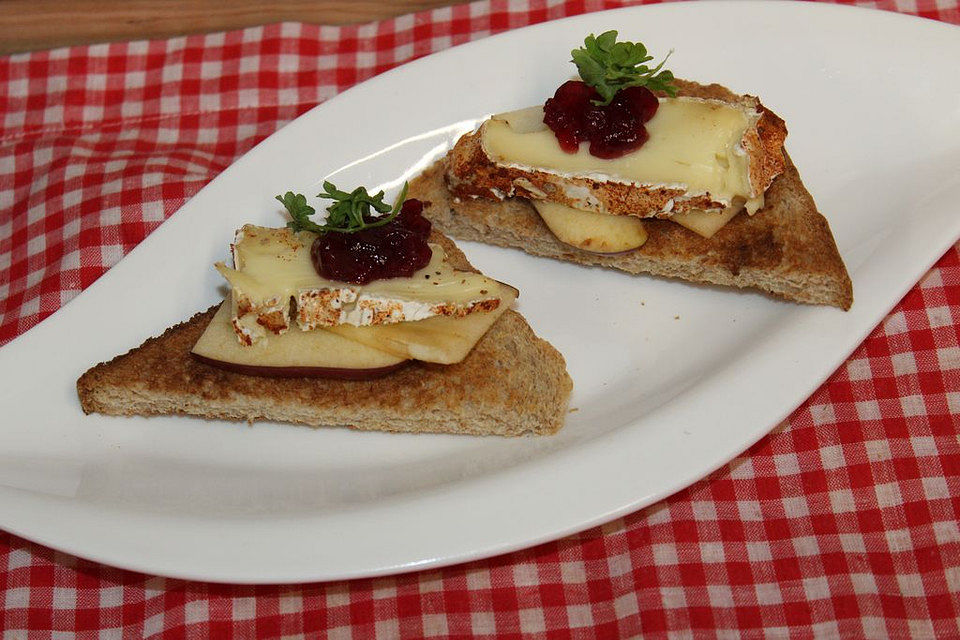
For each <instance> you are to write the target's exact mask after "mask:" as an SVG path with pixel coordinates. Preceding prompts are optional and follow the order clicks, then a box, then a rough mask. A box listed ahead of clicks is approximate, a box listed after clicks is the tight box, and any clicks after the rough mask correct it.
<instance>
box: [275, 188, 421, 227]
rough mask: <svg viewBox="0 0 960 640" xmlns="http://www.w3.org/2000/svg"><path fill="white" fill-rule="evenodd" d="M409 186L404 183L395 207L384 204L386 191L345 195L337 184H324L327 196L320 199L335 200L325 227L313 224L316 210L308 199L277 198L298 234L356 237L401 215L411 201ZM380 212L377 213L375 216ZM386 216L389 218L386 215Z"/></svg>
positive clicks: (294, 195)
mask: <svg viewBox="0 0 960 640" xmlns="http://www.w3.org/2000/svg"><path fill="white" fill-rule="evenodd" d="M407 187H408V185H407V183H406V182H404V183H403V188H402V189H401V190H400V195H399V196H398V198H397V200H396V201H395V202H394V204H393V205H392V206H391V205H389V204H387V203H386V202H384V201H383V191H380V192H379V193H376V194H374V195H372V196H371V195H370V194H369V193H368V192H367V189H366V188H365V187H357V188H356V189H354V190H353V191H351V192H350V193H347V192H346V191H341V190H340V189H338V188H337V186H336V185H335V184H333V183H332V182H329V181H324V183H323V192H322V193H319V194H317V197H319V198H324V199H327V200H332V201H333V203H332V204H330V206H328V207H327V219H326V221H325V222H324V223H323V224H317V223H316V222H314V221H312V220H310V216H312V215H313V214H315V213H316V210H315V209H314V208H313V207H311V206H309V205H308V204H307V198H306V197H305V196H304V195H302V194H299V193H293V192H292V191H288V192H286V193H285V194H284V195H283V196H277V200H279V201H280V202H281V203H282V204H283V206H284V208H285V209H286V210H287V212H288V213H289V214H290V218H291V220H290V222H288V223H287V226H288V227H290V228H291V229H293V230H294V231H312V232H313V233H320V234H322V233H329V232H338V233H354V232H356V231H360V230H362V229H371V228H373V227H382V226H383V225H385V224H387V223H389V222H390V221H392V220H393V219H394V218H395V217H397V215H398V214H399V213H400V209H401V207H403V202H404V200H406V197H407ZM374 212H376V213H374ZM384 214H386V215H384Z"/></svg>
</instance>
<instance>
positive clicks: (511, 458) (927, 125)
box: [0, 2, 960, 582]
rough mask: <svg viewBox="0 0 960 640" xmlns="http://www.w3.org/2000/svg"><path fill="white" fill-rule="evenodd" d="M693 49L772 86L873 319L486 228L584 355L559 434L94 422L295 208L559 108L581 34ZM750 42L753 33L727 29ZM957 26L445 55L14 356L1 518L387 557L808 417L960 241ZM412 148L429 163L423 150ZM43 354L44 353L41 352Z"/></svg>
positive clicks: (720, 451) (202, 562) (262, 173)
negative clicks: (248, 244) (258, 229)
mask: <svg viewBox="0 0 960 640" xmlns="http://www.w3.org/2000/svg"><path fill="white" fill-rule="evenodd" d="M609 28H618V29H619V30H620V31H621V34H622V35H623V36H624V37H629V38H631V39H642V40H643V41H644V42H645V43H646V44H647V46H648V47H649V48H650V50H651V51H653V52H661V53H663V52H665V51H667V50H668V49H670V48H673V49H674V50H675V53H674V54H673V57H672V58H671V60H670V66H671V68H672V69H673V70H674V72H675V73H676V74H677V75H678V76H681V77H689V78H695V79H700V80H706V81H716V82H720V83H723V84H725V85H727V86H729V87H731V88H732V89H734V90H736V91H739V92H749V93H754V94H758V95H760V96H761V97H762V99H763V101H764V103H765V104H767V105H768V106H770V107H771V108H772V109H774V110H775V111H776V112H778V113H779V114H780V115H781V116H783V117H784V118H785V119H786V121H787V123H788V125H789V127H790V137H789V138H788V148H789V150H790V153H791V155H792V157H793V159H794V161H795V162H796V164H797V166H798V167H799V168H800V171H801V173H802V174H803V176H804V178H805V181H806V184H807V186H808V187H809V189H810V190H811V192H812V193H813V194H814V197H815V198H816V200H817V202H818V204H819V206H820V208H821V210H822V211H824V212H825V214H826V215H827V217H828V219H829V220H830V223H831V225H832V227H833V230H834V233H835V235H836V239H837V242H838V245H839V247H840V251H841V253H842V254H843V257H844V259H845V260H846V262H847V265H848V267H849V269H850V273H851V275H852V278H853V282H854V289H855V296H856V302H855V304H854V306H853V309H852V310H851V311H850V312H847V313H844V312H842V311H839V310H836V309H832V308H820V307H806V306H797V305H793V304H787V303H781V302H776V301H773V300H771V299H768V298H766V297H764V296H762V295H758V294H752V293H738V292H734V291H727V290H720V289H715V288H711V287H698V286H690V285H686V284H682V283H676V282H668V281H665V280H656V279H652V278H646V277H630V276H626V275H621V274H618V273H614V272H611V271H603V270H597V269H587V268H582V267H577V266H574V265H570V264H561V263H557V262H553V261H549V260H542V259H536V258H532V257H528V256H526V255H524V254H522V253H520V252H517V251H510V250H505V249H498V248H493V247H486V246H481V245H476V244H464V249H465V250H466V252H467V254H468V255H469V257H470V258H471V260H473V261H474V263H475V264H476V265H477V266H478V267H480V268H481V269H483V270H484V271H485V272H486V273H488V274H489V275H491V276H493V277H495V278H498V279H500V280H504V281H507V282H511V283H513V284H515V285H517V286H519V287H520V289H521V291H522V292H523V295H522V297H521V300H520V304H519V310H520V311H521V312H522V313H523V314H524V315H526V317H527V318H528V319H529V321H530V323H531V324H532V326H533V327H534V328H535V330H536V331H537V332H538V333H539V334H540V335H541V336H543V337H544V338H546V339H548V340H550V341H551V342H552V343H553V344H554V345H555V346H556V347H557V348H558V349H559V350H560V351H561V352H562V353H563V354H564V355H565V356H566V358H567V363H568V366H569V370H570V373H571V375H572V376H573V379H574V382H575V391H574V395H573V400H572V404H571V406H572V407H575V408H576V409H577V411H576V412H574V413H571V414H570V415H569V417H568V420H567V425H566V427H565V428H564V429H563V431H562V432H561V433H560V434H558V435H556V436H554V437H549V438H525V439H511V440H502V439H489V438H488V439H484V438H469V437H454V436H405V435H385V434H377V433H354V432H351V431H348V430H344V429H333V430H320V431H314V430H310V429H304V428H297V427H293V426H287V425H278V424H258V425H256V426H254V427H252V428H251V427H248V426H246V425H244V424H231V423H226V422H206V421H202V420H194V419H189V418H176V417H169V418H152V419H139V418H135V419H122V418H108V417H104V416H97V415H94V416H84V415H82V413H81V412H80V407H79V404H78V402H77V398H76V392H75V386H74V383H75V380H76V379H77V377H78V376H79V375H80V374H81V373H82V372H83V371H84V370H85V369H87V368H88V367H89V366H90V365H92V364H94V363H96V362H100V361H102V360H106V359H109V358H111V357H112V356H114V355H115V354H117V353H121V352H123V351H125V350H127V349H129V348H130V347H132V346H135V345H137V344H139V343H140V342H141V341H142V340H143V339H144V338H145V337H147V336H151V335H155V334H157V333H159V332H161V331H162V330H163V329H164V328H165V327H167V326H169V325H170V324H173V323H175V322H178V321H180V320H181V319H183V318H185V317H188V316H189V315H191V314H192V313H194V312H195V311H197V310H199V309H204V308H206V307H207V306H209V305H210V304H212V303H213V302H214V301H215V300H216V299H217V296H218V295H219V287H220V284H221V283H220V280H219V276H217V274H216V273H215V272H214V270H213V268H212V266H211V265H212V263H213V262H214V261H215V260H218V259H223V258H224V257H226V255H227V244H228V242H229V240H230V238H231V237H232V233H233V230H234V229H235V228H236V227H237V226H238V225H240V224H242V223H243V222H258V223H274V224H280V223H282V216H281V213H280V211H279V210H278V207H277V203H276V202H275V201H273V199H272V197H273V195H274V194H276V193H280V192H282V191H285V190H287V189H295V190H301V191H304V192H308V193H309V192H313V193H316V192H317V191H319V189H318V185H319V183H320V181H321V179H322V178H323V177H324V176H328V175H332V176H333V177H334V178H335V179H336V180H337V181H338V182H339V183H340V184H341V185H343V186H346V185H352V184H356V183H364V184H367V185H371V186H373V185H378V184H379V185H384V186H387V187H388V188H389V187H393V186H395V185H396V184H397V183H398V182H399V180H400V179H401V178H402V177H404V176H406V175H409V174H410V172H411V171H412V170H411V167H412V166H413V167H416V166H422V164H423V162H425V161H426V160H428V159H429V158H432V157H434V156H436V155H437V154H438V153H440V152H442V151H443V150H444V149H445V148H446V147H447V146H448V145H449V144H450V143H451V141H452V140H453V139H454V138H455V136H456V134H457V133H459V132H460V131H463V130H465V129H467V128H469V127H471V126H472V125H473V123H474V122H475V120H476V119H477V118H479V117H481V116H483V115H484V114H489V113H492V112H496V111H503V110H508V109H513V108H517V107H521V106H525V105H528V104H534V103H537V102H541V101H542V100H543V99H544V98H545V97H546V96H548V95H549V94H550V93H551V92H552V91H553V89H554V87H555V86H556V85H557V84H559V82H560V81H562V80H564V79H565V78H567V77H568V76H570V75H571V73H572V72H573V67H572V65H570V64H568V63H567V60H568V58H569V56H568V52H569V51H570V49H571V48H574V47H575V46H577V45H578V44H579V43H580V42H582V39H583V37H584V35H585V34H587V33H589V32H595V33H599V32H601V31H604V30H606V29H609ZM734 33H742V34H744V36H743V37H736V38H735V37H730V34H734ZM957 60H960V29H957V28H955V27H951V26H948V25H944V24H940V23H935V22H932V21H925V20H921V19H914V18H909V17H904V16H900V15H895V14H891V13H881V12H876V11H866V10H857V9H850V8H844V7H837V6H831V5H819V4H788V3H760V2H757V3H726V2H717V3H703V4H701V3H682V4H667V5H656V6H649V7H639V8H632V9H625V10H619V11H614V12H607V13H595V14H590V15H587V16H582V17H577V18H572V19H567V20H562V21H558V22H552V23H548V24H545V25H540V26H536V27H532V28H528V29H523V30H519V31H513V32H509V33H506V34H504V35H501V36H497V37H492V38H488V39H485V40H482V41H479V42H476V43H473V44H469V45H465V46H461V47H457V48H454V49H451V50H448V51H444V52H442V53H440V54H438V55H434V56H431V57H429V58H426V59H423V60H420V61H418V62H416V63H413V64H410V65H407V66H405V67H403V68H400V69H397V70H395V71H392V72H390V73H386V74H384V75H382V76H379V77H377V78H375V79H373V80H371V81H369V82H367V83H365V84H363V85H361V86H358V87H356V88H354V89H352V90H350V91H348V92H346V93H344V94H343V95H342V96H339V97H337V98H336V99H334V100H331V101H330V102H328V103H326V104H324V105H322V106H320V107H318V108H316V109H314V110H312V111H310V112H309V113H307V114H305V115H304V116H303V117H301V118H299V119H298V120H297V121H295V122H294V123H292V124H290V125H289V126H287V127H285V128H284V129H283V130H281V131H280V132H278V133H277V134H275V135H274V136H272V137H271V138H269V139H268V140H266V141H265V142H263V143H262V144H261V145H259V146H258V147H257V148H256V149H254V150H253V151H251V152H250V153H249V154H247V155H246V156H245V157H243V158H242V159H240V160H239V161H238V162H236V163H235V164H234V165H233V166H232V167H230V168H229V169H228V170H227V171H225V172H224V173H223V174H222V175H221V176H219V177H218V178H217V179H216V180H214V181H213V182H212V183H211V184H210V185H209V186H207V187H206V188H205V189H203V190H202V191H201V192H200V193H199V194H198V195H197V196H196V197H195V198H193V199H192V200H191V201H190V202H189V203H187V205H186V206H184V207H183V209H182V210H180V211H179V212H178V213H177V214H176V215H174V216H173V217H172V218H171V219H170V220H169V221H168V222H166V223H165V224H164V225H163V226H162V227H161V228H160V229H159V230H157V231H156V232H155V233H153V234H152V235H151V236H150V237H149V238H147V240H146V241H144V242H143V243H142V244H141V245H140V246H138V247H137V248H136V249H135V250H134V251H133V252H131V254H130V255H129V256H128V257H126V258H125V259H124V260H123V261H122V262H121V263H120V264H119V265H117V266H116V267H115V268H113V269H111V270H110V271H109V272H108V273H107V274H106V275H105V276H104V277H103V278H101V279H100V280H99V281H98V282H96V283H95V284H94V285H93V286H91V287H90V288H89V289H88V290H87V291H85V292H84V293H83V294H82V295H80V296H79V297H77V298H76V299H75V300H74V301H72V302H71V303H69V304H68V305H66V307H65V308H63V309H62V310H60V311H59V312H58V313H57V314H55V315H54V316H52V317H51V318H49V319H48V320H46V321H45V322H43V323H42V324H40V325H39V326H37V327H36V328H34V329H32V330H31V331H29V332H27V333H26V334H25V335H23V336H21V337H20V338H18V339H17V340H14V341H13V342H11V343H10V344H8V345H7V346H5V347H3V348H2V349H0V379H2V380H3V386H2V389H0V408H2V413H0V415H2V416H3V418H2V419H0V526H2V527H3V528H5V529H7V530H9V531H11V532H13V533H16V534H19V535H22V536H24V537H26V538H29V539H32V540H36V541H38V542H41V543H44V544H47V545H50V546H52V547H55V548H57V549H62V550H65V551H68V552H70V553H74V554H76V555H79V556H82V557H85V558H91V559H94V560H99V561H101V562H105V563H108V564H112V565H117V566H121V567H126V568H131V569H137V570H141V571H145V572H148V573H154V574H162V575H170V576H179V577H186V578H196V579H206V580H215V581H225V582H295V581H307V580H323V579H334V578H344V577H355V576H370V575H377V574H385V573H392V572H399V571H408V570H413V569H417V568H421V567H428V566H437V565H443V564H450V563H454V562H458V561H463V560H468V559H473V558H478V557H484V556H490V555H494V554H497V553H501V552H505V551H509V550H513V549H517V548H520V547H523V546H527V545H532V544H534V543H537V542H541V541H545V540H549V539H552V538H556V537H559V536H562V535H564V534H568V533H571V532H574V531H578V530H582V529H584V528H587V527H589V526H591V525H595V524H598V523H602V522H604V521H607V520H610V519H612V518H614V517H616V516H618V515H621V514H624V513H627V512H629V511H633V510H635V509H637V508H639V507H642V506H644V505H648V504H650V503H652V502H654V501H656V500H658V499H660V498H663V497H664V496H667V495H669V494H671V493H673V492H675V491H677V490H679V489H681V488H683V487H684V486H686V485H688V484H690V483H691V482H693V481H695V480H697V479H698V478H701V477H703V476H704V475H706V474H707V473H709V472H710V471H712V470H714V469H716V468H717V467H719V466H720V465H722V464H724V463H725V462H727V461H728V460H730V459H731V458H732V457H734V456H735V455H737V454H738V453H740V452H741V451H743V450H744V449H745V448H747V447H748V446H749V445H750V444H752V443H753V442H755V441H756V440H757V439H759V438H760V437H761V436H763V435H764V434H765V433H767V432H768V431H769V430H770V429H771V428H772V427H774V426H775V425H776V424H777V423H778V422H780V421H781V420H782V419H783V418H784V417H785V416H787V415H788V414H789V413H790V412H791V411H792V410H793V409H794V408H795V407H796V406H798V405H799V404H800V403H801V402H802V401H803V400H804V399H805V398H806V397H807V396H808V395H809V394H810V393H811V392H812V391H813V390H814V389H815V388H816V387H817V386H818V385H819V384H820V383H821V382H822V381H823V380H824V379H825V378H826V377H827V376H828V375H829V374H830V373H831V372H832V371H833V370H834V369H835V368H836V367H837V366H838V365H839V364H840V363H841V362H843V360H844V359H845V358H846V357H847V355H848V354H849V353H850V352H851V351H852V350H853V349H854V348H855V347H856V346H857V345H858V344H859V343H860V342H861V341H862V339H863V338H864V337H865V336H866V335H867V333H868V332H869V331H870V330H871V329H872V328H873V327H874V326H875V325H876V324H877V322H878V321H879V320H880V319H881V318H883V316H884V314H885V313H886V312H887V311H888V310H889V309H890V308H891V307H892V306H893V305H894V304H895V303H896V302H897V300H898V299H899V298H900V297H901V296H902V294H903V293H904V292H905V291H907V290H908V289H909V287H910V286H911V285H912V284H913V283H914V282H916V280H917V278H919V277H920V276H921V275H922V274H923V273H924V272H925V270H926V269H927V268H928V267H929V266H930V264H932V262H933V261H934V260H936V259H937V258H938V257H939V256H940V255H941V254H942V253H943V252H944V251H945V250H946V249H947V248H948V247H949V246H950V245H951V244H952V243H953V242H955V241H956V239H957V237H958V235H960V214H958V211H957V205H956V203H957V202H960V171H958V169H960V74H957V73H956V68H955V63H956V61H957ZM418 162H419V163H420V164H418ZM25 363H26V364H25Z"/></svg>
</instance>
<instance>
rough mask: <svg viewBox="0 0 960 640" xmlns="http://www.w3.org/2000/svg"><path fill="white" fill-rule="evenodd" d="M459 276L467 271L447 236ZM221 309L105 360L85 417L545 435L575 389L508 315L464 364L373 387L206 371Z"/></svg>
mask: <svg viewBox="0 0 960 640" xmlns="http://www.w3.org/2000/svg"><path fill="white" fill-rule="evenodd" d="M431 241H440V243H441V244H442V245H443V246H444V249H445V250H446V252H447V255H448V256H450V257H451V259H452V261H453V262H454V264H455V265H457V266H458V268H469V263H468V262H467V261H466V258H465V257H464V256H463V254H462V253H461V252H460V251H459V249H457V248H456V247H455V245H454V244H453V243H452V242H451V241H450V240H449V239H448V238H442V237H440V238H438V237H436V236H435V237H434V238H431ZM216 309H217V307H213V308H211V309H208V310H207V311H205V312H201V313H198V314H196V315H195V316H193V317H192V318H190V319H189V320H187V321H185V322H183V323H181V324H179V325H176V326H174V327H171V328H169V329H167V330H166V331H165V332H164V333H163V334H162V335H160V336H158V337H155V338H150V339H148V340H147V341H146V342H144V343H143V344H142V345H140V346H139V347H137V348H135V349H133V350H131V351H129V352H128V353H126V354H123V355H120V356H117V357H116V358H114V359H112V360H110V361H108V362H103V363H101V364H98V365H96V366H95V367H93V368H91V369H90V370H89V371H87V372H86V373H84V374H83V375H82V376H81V377H80V379H79V380H78V381H77V393H78V396H79V398H80V405H81V407H82V409H83V411H84V413H87V414H89V413H94V412H97V413H102V414H108V415H119V416H133V415H140V416H152V415H172V414H185V415H190V416H197V417H202V418H211V419H218V420H244V421H248V422H254V421H258V420H268V421H278V422H292V423H297V424H304V425H309V426H314V427H320V426H346V427H351V428H354V429H360V430H371V431H391V432H408V433H451V434H470V435H499V436H518V435H522V434H528V433H529V434H538V435H546V434H552V433H555V432H557V431H558V430H559V429H560V428H561V427H562V426H563V424H564V421H565V418H566V413H567V404H568V402H569V397H570V392H571V390H572V387H573V383H572V381H571V379H570V376H569V375H568V374H567V371H566V364H565V362H564V359H563V356H561V355H560V353H559V352H558V351H557V350H556V349H554V348H553V347H552V346H551V345H550V344H549V343H548V342H546V341H545V340H542V339H540V338H538V337H537V336H536V334H534V332H533V330H532V329H531V328H530V326H529V325H528V324H527V322H526V320H524V318H523V317H522V316H521V315H520V314H518V313H516V312H515V311H512V310H509V311H507V312H506V313H505V314H504V315H503V316H502V317H501V318H500V319H499V320H498V321H497V322H496V323H495V324H494V326H493V327H492V328H491V329H490V331H488V332H487V334H486V335H485V336H484V337H483V338H481V340H480V341H479V342H478V343H477V345H476V346H475V347H474V349H473V351H471V352H470V354H469V355H468V356H467V358H466V359H465V360H463V361H462V362H460V363H458V364H454V365H431V364H428V363H421V362H413V363H411V364H409V365H408V366H406V367H404V368H402V369H400V370H398V371H395V372H393V373H391V374H389V375H387V376H384V377H382V378H378V379H375V380H363V381H353V380H333V379H320V378H282V379H281V378H264V377H258V376H249V375H242V374H239V373H233V372H230V371H225V370H222V369H218V368H215V367H212V366H209V365H207V364H203V363H201V362H199V361H198V360H196V359H195V358H193V357H192V356H191V354H190V350H191V349H192V348H193V345H194V343H195V342H196V341H197V339H198V338H199V337H200V335H201V334H202V333H203V331H204V329H205V328H206V326H207V324H208V323H209V322H210V320H211V318H212V317H213V315H214V313H215V312H216Z"/></svg>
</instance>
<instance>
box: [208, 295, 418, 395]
mask: <svg viewBox="0 0 960 640" xmlns="http://www.w3.org/2000/svg"><path fill="white" fill-rule="evenodd" d="M230 315H231V313H230V302H229V300H228V301H227V302H224V303H223V304H222V305H220V309H219V310H218V311H217V313H216V315H214V317H213V319H212V320H211V321H210V324H209V325H208V326H207V329H206V331H204V332H203V335H202V336H200V339H199V340H197V343H196V344H195V345H194V346H193V355H194V356H195V357H196V358H197V359H198V360H200V361H201V362H205V363H207V364H210V365H212V366H215V367H220V368H221V369H227V370H230V371H236V372H238V373H245V374H249V375H258V376H274V377H296V376H308V377H317V378H344V379H349V380H360V379H367V378H375V377H379V376H382V375H386V374H387V373H390V372H391V371H394V370H395V369H398V368H399V367H401V366H402V365H404V364H405V362H406V360H407V358H405V357H402V356H397V355H393V354H391V353H387V352H385V351H383V350H380V349H376V348H373V347H371V346H368V345H365V344H360V343H358V342H354V341H353V340H348V339H347V338H344V337H341V336H338V335H335V334H333V333H330V332H328V331H325V330H322V329H319V330H314V331H301V330H300V329H299V327H297V325H296V324H295V323H293V324H291V326H290V330H289V331H287V332H286V333H284V334H283V335H279V336H274V335H271V336H270V337H269V338H268V339H266V340H263V341H261V342H258V343H256V344H254V345H251V346H244V345H242V344H240V341H239V340H237V334H236V333H234V331H233V327H232V325H231V324H230Z"/></svg>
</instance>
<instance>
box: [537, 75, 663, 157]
mask: <svg viewBox="0 0 960 640" xmlns="http://www.w3.org/2000/svg"><path fill="white" fill-rule="evenodd" d="M599 99H600V95H599V94H598V93H597V92H596V91H595V90H594V89H593V88H592V87H590V86H589V85H587V84H585V83H583V82H580V81H579V80H569V81H567V82H564V83H563V84H562V85H560V87H559V88H558V89H557V91H556V93H554V95H553V97H552V98H550V99H548V100H547V101H546V103H545V104H544V109H543V110H544V116H543V122H544V124H546V125H547V126H548V127H549V128H550V129H551V130H552V131H553V133H554V135H555V136H556V137H557V142H558V143H559V144H560V148H561V149H563V150H564V151H566V152H567V153H576V151H577V150H578V149H579V148H580V143H581V142H589V143H590V153H591V154H592V155H594V156H597V157H599V158H618V157H620V156H623V155H626V154H627V153H630V152H631V151H633V150H635V149H638V148H640V146H641V145H643V143H644V142H646V141H647V139H648V138H649V134H647V130H646V128H645V127H644V126H643V124H644V123H645V122H646V121H647V120H649V119H650V118H652V117H653V116H654V114H656V112H657V107H658V106H659V102H658V101H657V97H656V96H655V95H653V93H652V92H651V91H650V90H649V89H647V88H645V87H627V88H626V89H622V90H620V91H618V92H617V94H616V95H615V96H614V98H613V100H612V101H611V102H610V104H607V105H596V104H594V103H593V101H594V100H599Z"/></svg>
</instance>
